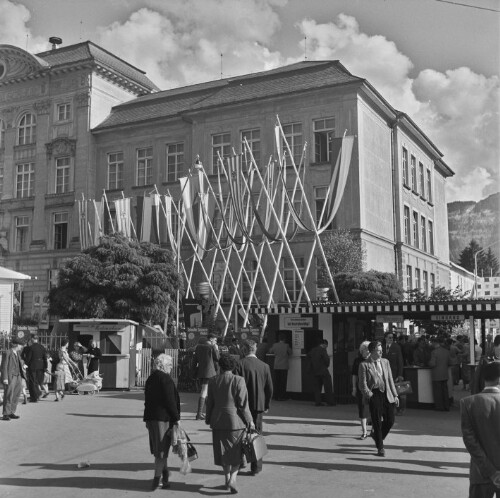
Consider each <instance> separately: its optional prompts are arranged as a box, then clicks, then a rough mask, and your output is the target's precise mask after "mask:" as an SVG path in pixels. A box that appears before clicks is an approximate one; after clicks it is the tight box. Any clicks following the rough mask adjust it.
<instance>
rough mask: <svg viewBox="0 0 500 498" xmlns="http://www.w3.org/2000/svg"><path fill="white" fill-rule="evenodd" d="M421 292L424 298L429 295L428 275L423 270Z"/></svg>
mask: <svg viewBox="0 0 500 498" xmlns="http://www.w3.org/2000/svg"><path fill="white" fill-rule="evenodd" d="M422 291H423V292H424V294H425V295H426V296H428V295H429V273H428V272H426V271H425V270H424V271H423V272H422Z"/></svg>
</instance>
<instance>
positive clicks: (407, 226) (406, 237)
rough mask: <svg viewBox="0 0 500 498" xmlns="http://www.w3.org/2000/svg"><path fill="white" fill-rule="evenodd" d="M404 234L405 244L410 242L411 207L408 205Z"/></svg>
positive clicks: (406, 207) (405, 208) (405, 211)
mask: <svg viewBox="0 0 500 498" xmlns="http://www.w3.org/2000/svg"><path fill="white" fill-rule="evenodd" d="M404 230H405V233H404V236H405V239H404V240H405V244H410V243H411V241H410V208H409V207H408V206H405V207H404Z"/></svg>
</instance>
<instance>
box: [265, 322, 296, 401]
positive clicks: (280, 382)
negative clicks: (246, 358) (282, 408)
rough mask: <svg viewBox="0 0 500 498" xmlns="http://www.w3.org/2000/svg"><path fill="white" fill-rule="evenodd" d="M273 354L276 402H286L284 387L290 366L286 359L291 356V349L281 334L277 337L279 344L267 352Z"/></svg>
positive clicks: (275, 344)
mask: <svg viewBox="0 0 500 498" xmlns="http://www.w3.org/2000/svg"><path fill="white" fill-rule="evenodd" d="M269 353H270V354H274V377H275V380H276V400H277V401H286V399H287V398H286V385H287V380H288V369H289V368H290V364H289V361H288V359H289V358H290V356H291V355H292V348H291V347H290V345H289V344H287V342H286V336H285V334H283V332H281V333H280V335H279V342H276V343H274V344H273V345H272V347H271V349H270V350H269Z"/></svg>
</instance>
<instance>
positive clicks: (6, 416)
mask: <svg viewBox="0 0 500 498" xmlns="http://www.w3.org/2000/svg"><path fill="white" fill-rule="evenodd" d="M2 420H10V417H9V416H8V415H4V416H3V417H2Z"/></svg>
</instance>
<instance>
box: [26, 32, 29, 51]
mask: <svg viewBox="0 0 500 498" xmlns="http://www.w3.org/2000/svg"><path fill="white" fill-rule="evenodd" d="M29 38H30V35H29V34H28V33H26V52H27V51H28V40H29Z"/></svg>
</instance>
